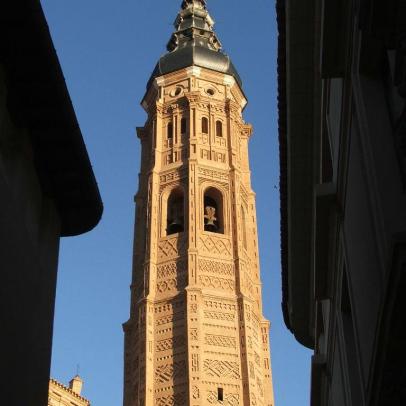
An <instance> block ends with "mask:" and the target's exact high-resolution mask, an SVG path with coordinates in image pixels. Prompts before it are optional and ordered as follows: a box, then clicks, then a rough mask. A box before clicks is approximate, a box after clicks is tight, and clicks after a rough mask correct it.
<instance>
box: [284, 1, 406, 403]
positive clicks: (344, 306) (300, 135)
mask: <svg viewBox="0 0 406 406" xmlns="http://www.w3.org/2000/svg"><path fill="white" fill-rule="evenodd" d="M277 11H278V25H279V61H278V72H279V133H280V134H279V135H280V160H281V219H282V221H281V229H282V233H281V234H282V268H283V274H282V278H283V311H284V316H285V322H286V325H287V326H288V328H289V329H290V330H291V331H292V332H293V334H294V335H295V337H296V338H297V340H298V341H299V342H300V343H302V344H304V345H305V346H307V347H309V348H313V349H314V356H313V358H312V366H311V368H312V373H311V405H312V406H318V405H329V406H330V405H339V406H342V405H346V406H363V405H368V406H378V405H379V406H386V405H392V406H394V405H396V406H398V405H404V404H406V390H405V388H406V383H405V365H406V364H405V362H406V350H405V345H404V340H405V337H406V322H405V317H404V309H405V308H406V299H405V298H406V295H405V294H404V287H405V286H406V274H405V265H406V245H405V242H406V239H405V236H406V233H405V232H406V193H405V190H406V189H405V185H406V170H405V168H406V167H405V145H406V144H405V140H406V135H405V134H406V132H405V129H406V125H405V124H406V115H405V111H406V110H405V107H406V105H405V97H406V92H405V89H406V87H405V84H406V62H405V61H406V57H405V56H406V46H405V38H406V25H405V21H406V3H405V2H404V1H401V0H388V1H380V0H364V1H358V0H352V1H346V2H344V1H337V0H332V1H327V0H324V1H323V0H321V1H319V0H317V1H316V0H311V1H306V2H303V1H300V0H299V1H297V0H278V1H277Z"/></svg>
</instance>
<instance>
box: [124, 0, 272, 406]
mask: <svg viewBox="0 0 406 406" xmlns="http://www.w3.org/2000/svg"><path fill="white" fill-rule="evenodd" d="M213 25H214V21H213V19H212V18H211V16H210V14H209V13H208V11H207V7H206V2H205V1H203V0H185V1H183V3H182V6H181V11H180V12H179V14H178V16H177V18H176V21H175V29H176V31H175V33H174V34H173V36H172V37H171V39H170V41H169V43H168V53H167V54H165V55H164V56H163V57H161V59H160V60H159V62H158V64H157V66H156V68H155V70H154V72H153V74H152V76H151V79H150V81H149V82H148V86H147V92H146V95H145V96H144V99H143V101H142V106H143V107H144V109H145V110H146V112H147V114H148V118H147V121H146V123H145V125H144V127H142V128H138V129H137V132H138V137H139V138H140V140H141V144H142V159H141V172H140V177H139V191H138V193H137V195H136V199H135V200H136V227H135V236H134V260H133V280H132V285H131V311H130V319H129V321H128V322H127V323H125V325H124V331H125V384H124V405H125V406H173V405H176V406H183V405H188V406H189V405H190V406H206V405H230V406H239V405H244V406H255V405H258V406H274V400H273V389H272V373H271V365H270V354H269V322H268V321H267V320H265V318H264V317H263V314H262V303H261V282H260V275H259V260H258V242H257V241H258V240H257V225H256V212H255V194H254V192H253V191H252V189H251V181H250V169H249V159H248V142H249V139H250V137H251V134H252V127H251V125H249V124H246V123H245V122H244V120H243V118H242V110H243V109H244V107H245V105H246V103H247V101H246V98H245V95H244V93H243V91H242V84H241V79H240V77H239V75H238V73H237V71H236V70H235V68H234V66H233V65H232V63H231V61H230V58H229V57H228V56H227V55H225V54H224V53H223V52H221V44H220V42H219V40H218V39H217V36H216V34H215V33H214V31H213Z"/></svg>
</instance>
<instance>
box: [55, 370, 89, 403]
mask: <svg viewBox="0 0 406 406" xmlns="http://www.w3.org/2000/svg"><path fill="white" fill-rule="evenodd" d="M82 387H83V380H82V378H81V377H80V376H78V375H76V376H75V377H74V378H73V379H71V381H70V382H69V386H65V385H63V384H62V383H60V382H58V381H57V380H55V379H51V380H50V381H49V392H48V406H90V402H89V401H88V400H87V399H86V398H84V397H83V396H82V395H81V393H82Z"/></svg>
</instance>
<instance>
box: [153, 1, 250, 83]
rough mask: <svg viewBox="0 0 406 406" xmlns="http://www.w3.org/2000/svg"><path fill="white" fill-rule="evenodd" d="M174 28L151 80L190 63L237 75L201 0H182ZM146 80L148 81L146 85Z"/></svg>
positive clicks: (237, 78) (239, 80) (237, 76)
mask: <svg viewBox="0 0 406 406" xmlns="http://www.w3.org/2000/svg"><path fill="white" fill-rule="evenodd" d="M174 27H175V30H174V32H173V34H172V36H171V38H170V40H169V42H168V44H167V46H166V48H167V51H168V52H167V53H166V54H165V55H163V56H162V57H161V58H160V60H159V62H158V64H157V66H156V68H155V70H154V72H153V74H152V77H151V79H154V78H156V77H157V76H161V75H165V74H167V73H170V72H174V71H176V70H179V69H182V68H187V67H190V66H199V67H202V68H207V69H211V70H214V71H217V72H220V73H225V74H228V75H231V76H233V77H234V78H235V79H236V81H237V82H238V84H239V85H240V86H241V85H242V84H241V78H240V76H239V75H238V73H237V71H236V69H235V68H234V66H233V64H232V62H231V60H230V58H229V57H228V55H226V54H225V53H224V52H222V51H221V48H222V45H221V42H220V41H219V39H218V37H217V34H216V33H215V31H214V19H213V18H212V17H211V15H210V13H209V11H208V10H207V3H206V1H205V0H183V1H182V4H181V8H180V11H179V13H178V15H177V17H176V19H175V22H174ZM149 85H150V82H149V83H148V86H149Z"/></svg>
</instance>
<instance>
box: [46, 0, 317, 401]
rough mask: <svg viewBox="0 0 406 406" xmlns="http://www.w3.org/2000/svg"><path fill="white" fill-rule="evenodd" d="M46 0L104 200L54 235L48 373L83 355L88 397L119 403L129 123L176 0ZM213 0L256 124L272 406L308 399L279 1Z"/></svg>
mask: <svg viewBox="0 0 406 406" xmlns="http://www.w3.org/2000/svg"><path fill="white" fill-rule="evenodd" d="M41 2H42V5H43V7H44V11H45V14H46V16H47V19H48V23H49V26H50V30H51V33H52V37H53V40H54V45H55V48H56V50H57V53H58V56H59V59H60V62H61V65H62V69H63V71H64V75H65V78H66V82H67V85H68V89H69V91H70V95H71V98H72V101H73V104H74V107H75V111H76V114H77V117H78V120H79V124H80V127H81V130H82V133H83V137H84V139H85V142H86V145H87V148H88V152H89V155H90V159H91V161H92V164H93V168H94V172H95V175H96V178H97V181H98V183H99V187H100V191H101V194H102V198H103V202H104V206H105V211H104V215H103V219H102V221H101V223H100V224H99V225H98V227H97V228H96V229H95V230H93V231H92V232H90V233H88V234H85V235H83V236H79V237H75V238H66V239H63V240H62V243H61V252H60V262H59V273H58V288H57V299H56V311H55V326H54V341H53V359H52V372H51V373H52V376H53V377H54V378H56V379H58V380H60V381H62V382H65V383H67V382H68V381H69V379H70V378H71V377H72V376H73V375H74V374H75V373H76V366H77V364H79V365H80V374H81V375H82V377H83V378H84V380H85V387H84V395H85V396H86V397H88V398H89V399H90V400H91V402H92V405H93V406H113V405H115V406H118V405H121V404H122V387H123V333H122V328H121V324H122V323H123V322H125V321H126V320H127V318H128V314H129V299H130V290H129V284H130V278H131V255H132V239H133V227H134V202H133V197H134V194H135V193H136V190H137V182H138V171H139V164H140V162H139V158H140V148H139V144H138V140H137V138H136V135H135V127H136V126H142V125H143V123H144V121H145V113H144V112H143V110H142V108H141V107H140V105H139V102H140V101H141V98H142V96H143V95H144V92H145V85H146V83H147V80H148V79H149V76H150V74H151V72H152V70H153V68H154V66H155V64H156V62H157V60H158V58H159V56H160V55H161V54H162V53H164V52H165V45H166V43H167V41H168V39H169V37H170V34H171V32H172V29H173V27H172V23H173V21H174V19H175V17H176V14H177V12H178V9H179V6H180V3H181V0H156V1H152V0H115V1H113V0H86V1H84V0H42V1H41ZM208 6H209V9H210V12H211V14H212V16H213V17H214V19H215V20H216V23H217V24H216V31H217V34H218V36H219V38H220V41H221V42H222V43H223V46H224V50H225V51H226V52H227V53H228V54H229V55H230V56H231V57H232V60H233V62H234V65H235V66H236V67H237V70H238V71H239V73H240V75H241V77H242V79H243V87H244V91H245V93H246V95H247V97H248V99H249V105H248V107H247V108H246V110H245V114H244V116H245V120H246V121H247V122H250V123H252V124H253V126H254V136H253V138H252V141H251V143H250V158H251V170H252V182H253V188H254V190H255V192H256V193H257V210H258V213H257V214H258V230H259V240H260V241H259V242H260V258H261V275H262V281H263V297H264V312H265V316H266V317H267V318H268V319H270V320H271V323H272V327H271V351H272V367H273V374H274V388H275V397H276V399H275V400H276V406H301V405H308V404H309V384H310V377H309V371H310V355H311V354H310V351H308V350H306V349H304V348H303V347H302V346H301V345H300V344H298V343H297V342H296V341H295V340H294V338H293V336H292V335H291V334H290V332H289V331H288V330H287V329H286V326H285V325H284V323H283V319H282V312H281V305H280V303H281V280H280V273H281V271H280V241H279V192H278V190H277V186H278V183H279V163H278V143H277V141H278V133H277V94H276V86H277V82H276V47H277V42H276V38H277V37H276V19H275V11H274V3H273V2H272V1H268V0H251V1H249V2H247V1H243V0H232V1H231V0H228V1H226V0H223V1H219V0H217V1H215V0H209V1H208Z"/></svg>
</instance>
